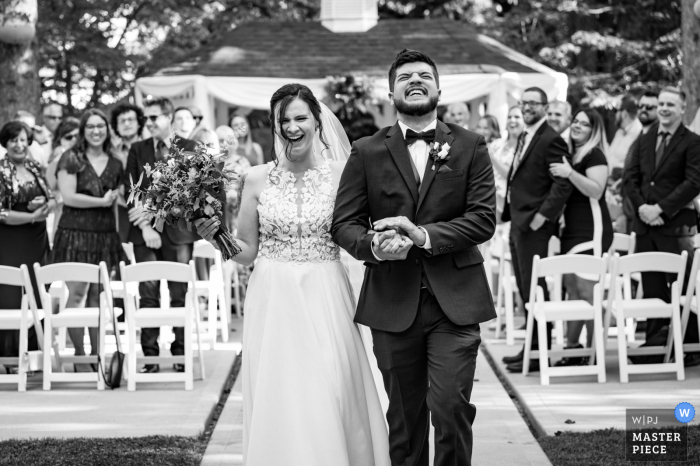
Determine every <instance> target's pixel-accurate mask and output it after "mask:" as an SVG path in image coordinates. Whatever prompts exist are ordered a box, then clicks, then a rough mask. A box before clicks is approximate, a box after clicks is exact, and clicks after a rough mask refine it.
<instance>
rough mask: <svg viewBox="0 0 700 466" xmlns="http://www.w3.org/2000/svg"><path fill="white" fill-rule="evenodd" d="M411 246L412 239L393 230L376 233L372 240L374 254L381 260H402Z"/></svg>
mask: <svg viewBox="0 0 700 466" xmlns="http://www.w3.org/2000/svg"><path fill="white" fill-rule="evenodd" d="M412 247H413V241H411V239H410V238H409V237H407V236H404V235H400V234H398V233H396V232H395V231H394V230H388V231H385V232H382V233H377V235H376V236H375V239H374V241H373V242H372V250H373V251H374V255H375V256H376V257H377V258H378V259H379V260H382V261H387V260H388V261H397V260H404V259H406V256H408V251H409V250H410V249H411V248H412Z"/></svg>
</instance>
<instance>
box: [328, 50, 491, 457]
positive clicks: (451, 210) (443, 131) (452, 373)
mask: <svg viewBox="0 0 700 466" xmlns="http://www.w3.org/2000/svg"><path fill="white" fill-rule="evenodd" d="M389 85H390V93H389V98H390V99H391V100H392V102H393V103H394V105H395V106H396V110H397V112H398V119H399V121H398V122H397V123H396V124H395V125H394V126H392V127H389V128H384V129H381V130H380V131H379V132H377V133H376V134H375V135H373V136H370V137H367V138H363V139H360V140H358V141H355V142H354V143H353V148H352V152H351V154H350V158H349V160H348V162H347V165H346V167H345V170H344V172H343V175H342V177H341V180H340V185H339V188H338V194H337V198H336V205H335V213H334V217H333V226H332V229H331V231H332V235H333V240H334V241H335V242H336V243H337V244H339V245H340V246H341V247H342V248H343V249H345V250H346V251H348V253H350V255H352V256H353V257H355V258H356V259H358V260H362V261H364V262H365V265H366V266H367V270H366V272H365V278H364V283H363V285H362V291H361V293H360V298H359V303H358V306H357V313H356V315H355V322H358V323H361V324H364V325H367V326H368V327H370V328H371V329H372V337H373V341H374V353H375V355H376V357H377V362H378V365H379V369H380V370H381V372H382V375H383V378H384V387H385V388H386V391H387V394H388V396H389V410H388V412H387V420H388V423H389V432H390V433H389V444H390V456H391V460H392V464H396V465H399V464H401V465H407V466H414V465H418V466H427V465H428V462H429V456H428V450H429V449H428V432H429V419H430V418H432V423H433V426H434V427H435V460H434V464H435V465H436V466H447V465H455V464H459V465H469V464H471V452H472V443H473V438H472V423H473V422H474V418H475V416H476V407H475V406H474V405H473V404H471V403H470V402H469V398H470V396H471V391H472V385H473V380H474V368H475V363H476V355H477V351H478V347H479V343H480V341H481V337H480V332H479V323H480V322H485V321H488V320H490V319H492V318H493V317H495V315H496V314H495V310H494V306H493V299H492V297H491V292H490V290H489V287H488V283H487V281H486V275H485V272H484V267H483V261H484V259H483V258H482V257H481V254H480V253H479V249H478V245H479V244H481V243H484V242H485V241H488V240H489V239H490V238H491V237H492V236H493V233H494V231H495V226H496V219H495V209H496V190H495V185H494V178H493V168H492V166H491V161H490V158H489V155H488V151H487V148H486V144H485V142H484V139H483V137H481V136H479V135H478V134H476V133H473V132H471V131H468V130H465V129H464V128H462V127H460V126H458V125H453V124H444V123H442V122H440V121H438V120H437V111H436V109H437V104H438V101H439V97H440V90H439V77H438V72H437V69H436V67H435V64H434V63H433V61H432V60H431V59H430V58H429V57H428V56H427V55H425V54H423V53H421V52H417V51H413V50H403V51H402V52H401V53H399V55H398V56H397V58H396V61H395V62H394V63H393V64H392V66H391V69H390V71H389ZM436 145H437V146H438V147H437V148H436ZM439 153H442V154H444V155H445V157H443V158H441V159H440V158H439V157H438V156H437V154H439ZM372 222H373V223H372ZM372 229H373V230H375V231H376V233H374V232H371V231H370V230H372Z"/></svg>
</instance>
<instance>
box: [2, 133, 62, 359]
mask: <svg viewBox="0 0 700 466" xmlns="http://www.w3.org/2000/svg"><path fill="white" fill-rule="evenodd" d="M31 144H32V131H31V130H30V129H29V127H28V126H27V125H26V124H24V123H22V122H20V121H11V122H9V123H7V124H5V125H4V126H3V127H2V129H0V146H2V147H4V148H5V149H6V150H7V154H6V155H5V157H4V158H2V159H0V265H3V266H8V267H19V266H21V265H22V264H26V265H27V266H28V267H29V274H30V275H31V278H32V282H33V285H34V290H35V298H36V302H37V305H39V306H41V301H40V300H39V296H38V294H37V293H36V292H37V288H36V281H35V279H34V269H33V267H32V264H34V263H35V262H38V263H40V264H43V263H45V259H46V257H47V255H48V252H49V240H48V236H47V234H46V217H47V216H48V214H49V212H50V211H51V210H52V209H53V208H54V206H55V202H54V200H53V195H52V193H51V190H50V189H49V188H48V185H47V183H46V180H45V178H44V176H43V174H42V171H41V168H40V167H39V165H38V164H37V163H36V162H35V161H34V160H32V159H31V157H29V146H30V145H31ZM21 304H22V290H21V288H19V287H16V286H7V285H0V314H2V312H3V311H2V309H20V308H21ZM49 312H50V311H49ZM37 348H38V347H37V341H36V334H35V332H34V327H32V328H31V329H30V330H29V349H30V350H32V349H37ZM17 356H19V330H0V357H17ZM16 369H17V368H16V367H8V366H7V365H5V371H6V372H8V373H13V372H16Z"/></svg>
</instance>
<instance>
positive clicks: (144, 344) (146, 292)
mask: <svg viewBox="0 0 700 466" xmlns="http://www.w3.org/2000/svg"><path fill="white" fill-rule="evenodd" d="M160 238H161V243H162V245H161V247H160V249H151V248H149V247H147V246H146V245H145V244H141V245H136V246H134V255H135V256H136V262H137V263H139V262H150V261H171V262H180V263H182V264H187V263H189V261H190V259H192V248H193V245H192V243H188V244H174V243H173V242H172V241H170V239H169V238H168V235H167V234H165V233H163V234H161V235H160ZM168 290H170V306H172V307H183V306H184V305H185V294H186V293H187V283H175V282H168ZM139 293H140V294H141V300H140V302H139V306H140V307H160V283H159V282H156V281H153V282H141V283H140V284H139ZM137 312H138V311H137ZM173 332H174V333H175V341H174V342H173V344H172V345H171V346H170V353H171V354H172V355H173V356H181V355H183V354H185V329H184V328H182V327H175V328H173ZM159 335H160V328H142V329H141V348H142V349H143V354H144V356H158V355H159V354H160V350H159V347H158V336H159Z"/></svg>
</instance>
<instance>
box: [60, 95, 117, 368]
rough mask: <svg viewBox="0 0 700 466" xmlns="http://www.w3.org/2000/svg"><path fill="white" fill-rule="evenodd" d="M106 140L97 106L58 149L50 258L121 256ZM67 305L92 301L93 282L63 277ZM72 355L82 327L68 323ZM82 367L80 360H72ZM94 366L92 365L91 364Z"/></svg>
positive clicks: (78, 348) (90, 260)
mask: <svg viewBox="0 0 700 466" xmlns="http://www.w3.org/2000/svg"><path fill="white" fill-rule="evenodd" d="M110 148H111V140H110V134H109V125H108V122H107V117H106V116H105V114H104V113H102V112H101V111H100V110H95V109H91V110H87V111H86V112H85V113H83V115H82V116H81V117H80V127H79V129H78V144H77V146H76V147H75V148H74V149H71V150H69V151H68V152H66V153H64V154H63V156H62V157H61V160H60V162H58V167H57V169H56V172H57V178H58V189H59V191H60V193H61V196H62V197H63V215H61V220H60V221H59V224H58V229H57V230H56V236H55V237H54V244H53V250H52V251H51V263H58V262H83V263H87V264H95V265H98V264H99V263H100V262H101V261H104V262H106V264H107V268H108V270H110V271H112V270H116V268H117V266H118V264H119V261H121V260H124V261H125V260H126V255H125V254H124V251H123V250H122V245H121V240H120V239H119V233H118V232H117V224H116V220H115V209H114V208H113V205H114V201H115V200H116V199H117V195H118V193H119V191H118V190H119V189H120V187H121V185H122V179H123V168H122V164H121V162H120V161H119V160H117V159H116V158H114V157H112V156H111V154H110ZM66 285H67V286H68V291H69V296H68V304H67V307H83V306H87V307H97V306H98V305H99V286H97V285H94V284H93V285H90V284H89V283H84V282H71V281H68V282H66ZM68 333H69V335H70V338H71V341H72V342H73V346H74V348H75V355H76V356H83V355H85V349H84V348H83V336H84V334H85V331H84V329H83V328H71V329H68ZM89 333H90V346H91V355H97V349H98V333H97V328H96V327H94V328H90V329H89ZM76 369H78V370H86V369H87V366H85V365H78V364H77V365H76ZM92 370H96V365H92Z"/></svg>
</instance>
